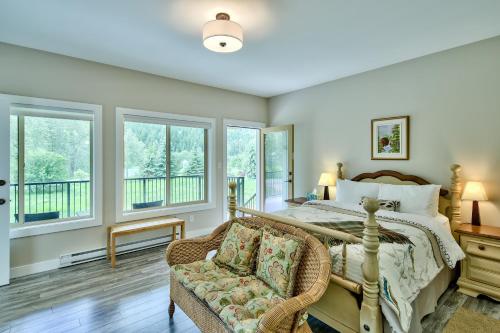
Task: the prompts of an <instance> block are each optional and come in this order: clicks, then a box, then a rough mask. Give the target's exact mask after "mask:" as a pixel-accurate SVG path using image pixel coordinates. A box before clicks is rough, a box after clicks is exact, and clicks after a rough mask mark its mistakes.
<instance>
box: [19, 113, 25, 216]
mask: <svg viewBox="0 0 500 333" xmlns="http://www.w3.org/2000/svg"><path fill="white" fill-rule="evenodd" d="M17 126H18V127H17V135H18V138H17V140H18V141H17V184H18V185H17V186H18V200H19V202H18V203H17V206H18V223H19V224H21V225H22V224H24V206H25V200H24V183H25V179H24V178H25V177H24V138H25V136H24V115H19V116H18V118H17Z"/></svg>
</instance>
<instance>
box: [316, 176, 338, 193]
mask: <svg viewBox="0 0 500 333" xmlns="http://www.w3.org/2000/svg"><path fill="white" fill-rule="evenodd" d="M318 185H320V186H324V187H325V192H324V194H323V200H330V193H329V191H328V186H333V185H335V180H334V179H333V175H332V174H331V173H329V172H323V173H322V174H321V177H319V181H318Z"/></svg>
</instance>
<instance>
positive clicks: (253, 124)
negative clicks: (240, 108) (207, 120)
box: [222, 118, 266, 220]
mask: <svg viewBox="0 0 500 333" xmlns="http://www.w3.org/2000/svg"><path fill="white" fill-rule="evenodd" d="M228 127H242V128H252V129H256V130H259V134H258V135H259V137H258V138H257V142H256V144H257V147H256V151H255V157H256V158H257V161H256V162H257V163H256V165H257V184H256V188H255V191H256V194H257V197H256V202H257V203H258V205H259V207H258V208H259V209H260V207H262V206H260V204H261V203H260V202H261V192H262V191H261V187H260V186H261V184H262V181H261V178H262V170H261V149H260V135H261V134H260V133H261V131H262V129H263V128H265V127H266V123H262V122H257V121H248V120H239V119H231V118H223V119H222V131H223V136H222V151H223V153H222V184H223V185H222V201H223V204H222V216H223V217H224V220H225V218H226V217H227V212H228V206H227V196H228V192H227V186H228V184H227V128H228Z"/></svg>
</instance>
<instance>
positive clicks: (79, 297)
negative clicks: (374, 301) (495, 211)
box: [0, 248, 500, 333]
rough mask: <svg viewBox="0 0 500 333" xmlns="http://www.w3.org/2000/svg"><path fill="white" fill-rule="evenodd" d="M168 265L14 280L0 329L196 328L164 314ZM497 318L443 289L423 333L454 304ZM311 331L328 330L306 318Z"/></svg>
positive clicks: (129, 263) (146, 256) (155, 261)
mask: <svg viewBox="0 0 500 333" xmlns="http://www.w3.org/2000/svg"><path fill="white" fill-rule="evenodd" d="M168 283H169V281H168V267H167V265H166V263H165V261H164V248H154V249H149V250H145V251H141V252H135V253H129V254H125V255H122V256H120V257H119V258H118V265H117V268H116V269H114V270H113V269H111V268H110V266H109V264H108V263H107V262H106V261H104V260H100V261H95V262H90V263H85V264H81V265H77V266H72V267H67V268H63V269H58V270H54V271H50V272H45V273H40V274H36V275H31V276H26V277H22V278H18V279H14V280H13V281H12V282H11V284H10V285H9V286H5V287H0V333H18V332H25V333H27V332H37V333H38V332H51V333H57V332H76V333H79V332H183V333H194V332H199V330H198V329H197V328H196V326H194V324H193V322H191V320H189V318H188V317H187V316H186V315H185V314H184V313H183V312H182V311H180V310H179V309H178V308H177V310H176V312H175V316H174V320H173V321H170V320H169V319H168V315H167V308H168V303H169V296H168V294H169V289H168ZM462 305H463V306H465V307H468V308H470V309H472V310H475V311H478V312H481V313H484V314H487V315H490V316H492V317H495V318H498V319H500V305H499V304H498V303H495V302H493V301H491V300H488V299H474V298H470V297H467V296H465V295H462V294H459V293H457V292H455V290H454V287H451V288H450V289H448V291H447V292H446V294H445V295H444V296H443V297H442V298H441V300H440V304H439V307H438V309H437V311H436V312H435V313H433V314H432V315H430V316H428V317H427V318H426V319H425V321H424V327H425V331H426V332H440V331H441V330H442V328H443V327H444V325H445V324H446V322H447V321H448V319H449V318H450V317H451V315H452V314H453V312H454V311H456V309H457V308H459V307H460V306H462ZM309 322H310V325H311V327H312V329H313V331H314V332H322V333H323V332H324V333H326V332H334V331H333V330H332V329H330V328H328V327H326V326H325V325H322V323H321V322H319V321H318V320H315V319H314V318H311V319H310V320H309Z"/></svg>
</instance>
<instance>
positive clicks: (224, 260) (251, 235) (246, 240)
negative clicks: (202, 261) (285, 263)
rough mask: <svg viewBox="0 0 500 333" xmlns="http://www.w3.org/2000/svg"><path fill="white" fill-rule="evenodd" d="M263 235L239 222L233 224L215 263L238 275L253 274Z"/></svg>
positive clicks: (259, 231) (218, 251)
mask: <svg viewBox="0 0 500 333" xmlns="http://www.w3.org/2000/svg"><path fill="white" fill-rule="evenodd" d="M261 235H262V231H261V230H257V229H252V228H247V227H245V226H243V225H242V224H240V223H237V222H233V223H231V225H230V226H229V230H228V232H227V233H226V236H225V237H224V240H223V241H222V244H221V246H220V247H219V249H218V250H217V254H216V255H215V258H214V262H215V263H216V264H218V265H221V266H225V267H227V268H229V269H230V270H231V271H232V272H233V273H236V274H238V275H248V274H251V273H252V270H253V268H254V266H255V257H256V252H257V250H258V248H259V242H260V238H261Z"/></svg>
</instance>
